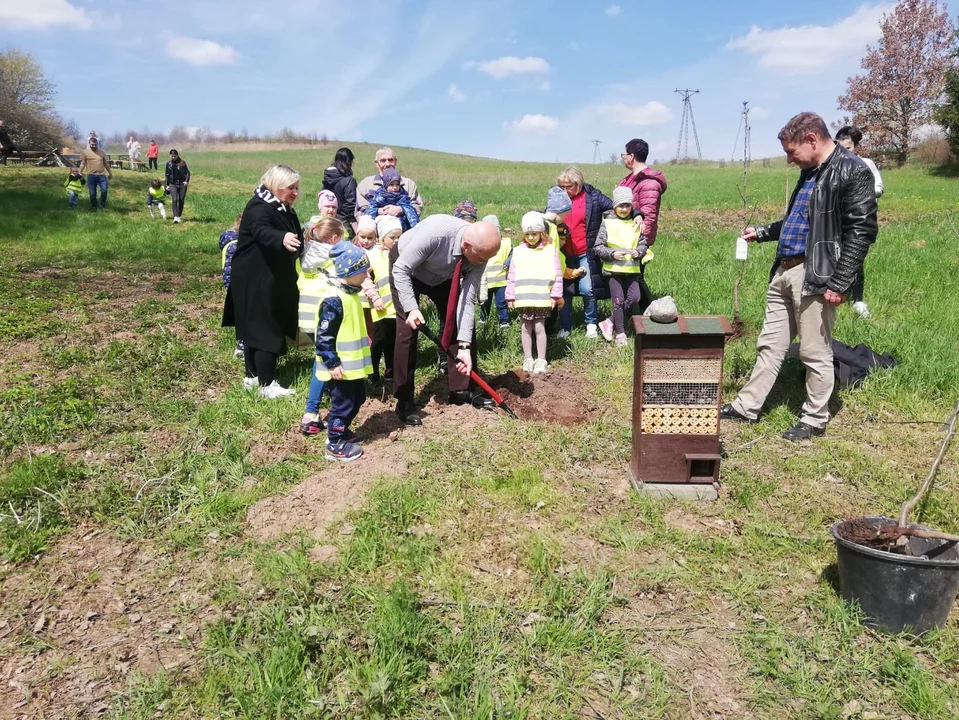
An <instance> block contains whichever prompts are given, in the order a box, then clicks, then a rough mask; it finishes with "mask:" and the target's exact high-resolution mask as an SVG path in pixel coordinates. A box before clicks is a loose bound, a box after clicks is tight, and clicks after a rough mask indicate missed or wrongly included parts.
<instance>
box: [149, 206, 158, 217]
mask: <svg viewBox="0 0 959 720" xmlns="http://www.w3.org/2000/svg"><path fill="white" fill-rule="evenodd" d="M150 217H152V218H153V219H154V220H156V219H157V216H156V215H154V214H153V208H150Z"/></svg>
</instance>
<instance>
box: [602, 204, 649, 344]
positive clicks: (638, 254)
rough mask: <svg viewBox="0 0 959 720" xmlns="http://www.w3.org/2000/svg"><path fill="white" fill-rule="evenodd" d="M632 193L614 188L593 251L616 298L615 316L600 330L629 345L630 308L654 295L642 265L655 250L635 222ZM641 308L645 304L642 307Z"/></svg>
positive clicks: (610, 291) (607, 335)
mask: <svg viewBox="0 0 959 720" xmlns="http://www.w3.org/2000/svg"><path fill="white" fill-rule="evenodd" d="M637 214H638V211H634V210H633V193H632V190H630V189H629V188H628V187H618V188H616V189H615V190H613V209H612V210H609V211H607V212H606V213H604V214H603V224H602V225H601V226H600V228H599V234H598V235H597V236H596V244H595V245H594V246H593V252H595V253H596V259H597V260H599V261H600V263H602V266H603V275H605V276H606V277H607V278H608V279H609V294H610V296H611V297H612V299H613V317H612V319H611V320H610V319H606V320H603V322H601V323H600V324H599V329H600V331H601V332H602V333H603V337H604V338H606V341H607V342H608V341H610V340H612V339H613V333H615V334H616V344H617V345H619V346H620V347H622V346H625V345H626V318H625V314H626V312H627V311H632V308H633V306H634V305H638V304H641V303H643V302H645V303H646V304H649V300H650V299H651V298H652V296H651V294H650V292H649V288H648V287H646V281H645V279H644V278H643V268H644V266H645V265H646V263H648V262H649V261H650V260H652V259H653V251H652V250H650V249H649V247H648V246H647V245H646V237H645V235H644V234H643V227H642V223H638V224H637V222H636V221H635V217H636V215H637ZM640 309H642V306H641V308H640Z"/></svg>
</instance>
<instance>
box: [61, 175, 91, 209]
mask: <svg viewBox="0 0 959 720" xmlns="http://www.w3.org/2000/svg"><path fill="white" fill-rule="evenodd" d="M86 184H87V179H86V178H85V177H83V175H81V174H80V168H75V167H72V168H70V174H69V175H67V179H66V181H65V182H64V183H63V187H65V188H66V189H67V207H69V208H70V209H71V210H76V209H77V203H78V202H80V190H81V188H82V187H83V186H84V185H86Z"/></svg>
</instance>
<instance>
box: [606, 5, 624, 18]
mask: <svg viewBox="0 0 959 720" xmlns="http://www.w3.org/2000/svg"><path fill="white" fill-rule="evenodd" d="M620 10H622V8H621V7H620V6H619V5H610V6H609V7H608V8H606V14H607V15H609V16H610V17H616V16H617V15H619V12H620Z"/></svg>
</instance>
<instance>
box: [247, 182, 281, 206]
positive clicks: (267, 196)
mask: <svg viewBox="0 0 959 720" xmlns="http://www.w3.org/2000/svg"><path fill="white" fill-rule="evenodd" d="M253 194H254V195H256V196H257V197H258V198H260V200H263V201H264V202H267V203H269V204H270V205H276V206H277V208H276V209H277V210H279V211H280V212H286V204H285V203H284V202H283V201H282V200H280V198H278V197H277V196H276V195H274V194H273V193H271V192H270V191H269V190H267V189H266V186H265V185H262V184H260V185H257V186H256V189H255V190H254V191H253Z"/></svg>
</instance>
